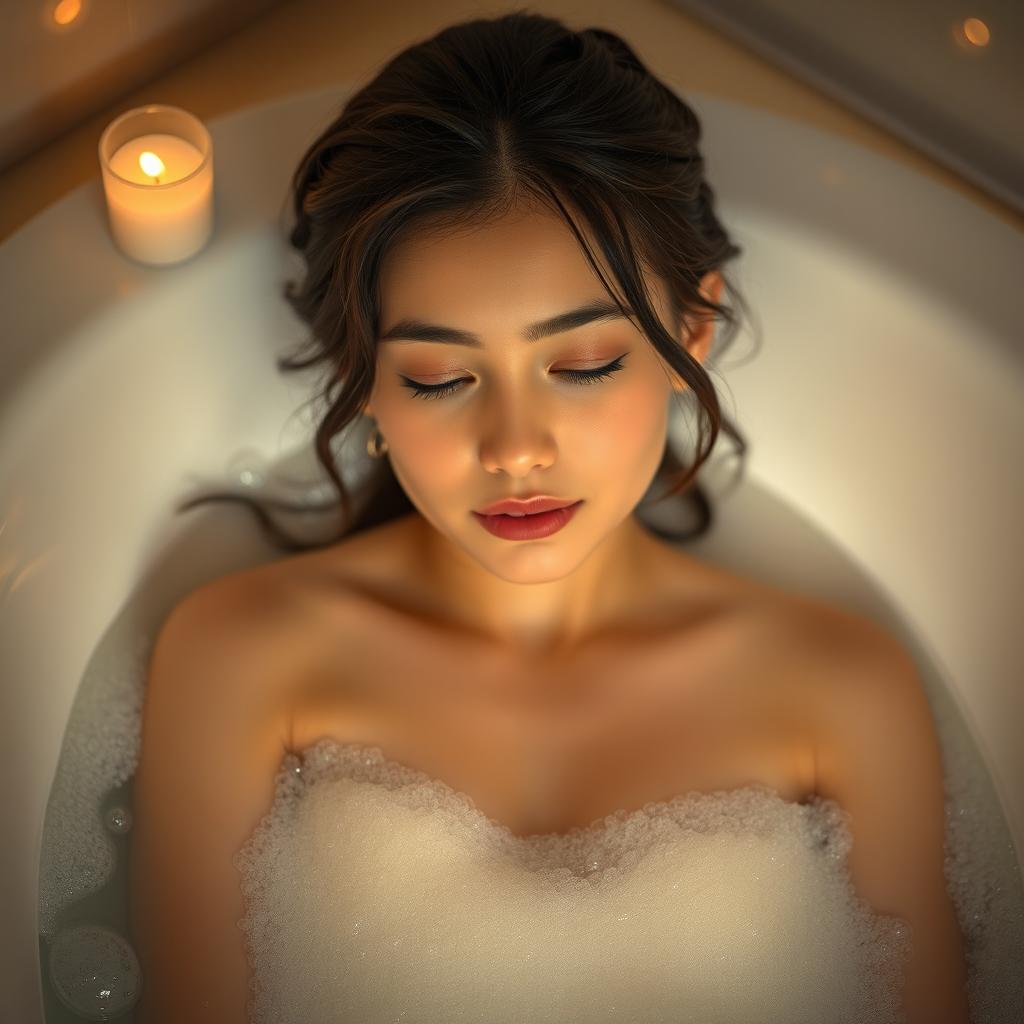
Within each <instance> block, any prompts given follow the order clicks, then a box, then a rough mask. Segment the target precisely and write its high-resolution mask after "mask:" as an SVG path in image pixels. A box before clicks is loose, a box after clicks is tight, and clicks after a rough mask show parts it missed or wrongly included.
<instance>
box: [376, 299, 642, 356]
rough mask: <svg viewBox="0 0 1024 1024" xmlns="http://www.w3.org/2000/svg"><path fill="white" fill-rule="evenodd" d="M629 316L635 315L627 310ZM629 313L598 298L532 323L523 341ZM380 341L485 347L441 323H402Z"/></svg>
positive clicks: (618, 317)
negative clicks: (431, 342)
mask: <svg viewBox="0 0 1024 1024" xmlns="http://www.w3.org/2000/svg"><path fill="white" fill-rule="evenodd" d="M626 313H628V314H629V315H633V311H632V310H631V309H629V308H628V307H627V309H626ZM624 319H626V316H625V314H623V312H622V310H621V309H619V307H618V306H617V305H615V303H614V302H610V301H608V300H607V299H597V300H595V301H593V302H588V303H586V304H585V305H583V306H579V307H578V308H576V309H570V310H568V311H567V312H565V313H559V314H558V316H552V317H548V318H547V319H546V320H538V321H537V322H536V323H533V324H529V325H528V326H527V327H526V329H525V330H524V331H523V333H522V339H523V341H530V342H534V341H540V340H541V339H542V338H547V337H550V336H551V335H552V334H562V333H564V332H565V331H572V330H575V328H577V327H583V326H584V325H585V324H589V323H593V322H594V321H595V320H624ZM380 341H398V342H409V341H435V342H440V343H441V344H445V345H468V346H469V347H470V348H483V347H484V346H483V342H482V341H481V340H480V337H479V335H476V334H472V333H471V332H470V331H460V330H458V329H457V328H455V327H441V326H439V325H438V324H428V323H424V322H423V321H422V320H399V322H398V323H397V324H395V325H394V327H392V328H391V329H390V330H389V331H388V332H387V333H386V334H383V335H381V337H380Z"/></svg>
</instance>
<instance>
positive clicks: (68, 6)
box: [53, 0, 82, 25]
mask: <svg viewBox="0 0 1024 1024" xmlns="http://www.w3.org/2000/svg"><path fill="white" fill-rule="evenodd" d="M81 12H82V5H81V3H80V2H79V0H60V3H58V4H57V5H56V6H55V7H54V8H53V20H54V23H55V24H57V25H70V24H71V22H73V21H74V20H75V19H76V18H77V17H78V15H79V14H81Z"/></svg>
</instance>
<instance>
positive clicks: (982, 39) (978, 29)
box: [952, 18, 992, 56]
mask: <svg viewBox="0 0 1024 1024" xmlns="http://www.w3.org/2000/svg"><path fill="white" fill-rule="evenodd" d="M952 32H953V40H954V42H955V43H956V44H957V46H959V47H960V49H961V50H963V51H964V52H965V53H973V54H976V55H978V56H981V55H982V54H983V53H984V51H985V50H986V48H987V47H988V44H989V43H990V42H991V41H992V33H991V32H990V31H989V28H988V25H986V24H985V22H983V21H982V20H981V18H964V19H963V20H962V21H956V22H954V23H953V28H952Z"/></svg>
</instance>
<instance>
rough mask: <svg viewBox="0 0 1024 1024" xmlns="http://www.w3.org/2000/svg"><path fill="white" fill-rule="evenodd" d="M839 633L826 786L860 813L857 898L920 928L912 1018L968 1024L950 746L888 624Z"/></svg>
mask: <svg viewBox="0 0 1024 1024" xmlns="http://www.w3.org/2000/svg"><path fill="white" fill-rule="evenodd" d="M847 625H848V626H849V623H848V624H847ZM833 639H834V642H833V644H832V650H831V660H832V665H833V671H834V670H835V666H836V665H837V664H838V666H839V667H838V676H837V677H836V678H837V682H836V686H835V689H834V690H830V692H829V699H828V705H827V708H826V711H825V713H824V715H823V720H822V731H821V733H820V736H819V744H818V749H817V771H818V779H817V789H818V792H819V793H820V794H821V795H822V796H825V797H831V798H833V799H835V800H836V801H837V802H838V803H839V804H840V806H841V807H843V808H844V809H845V810H846V811H848V812H849V813H850V815H851V824H850V830H851V834H852V837H853V846H852V849H851V851H850V858H849V869H850V875H851V878H852V881H853V884H854V888H855V889H856V890H857V892H858V894H859V895H860V896H861V897H862V898H863V899H864V900H865V901H866V902H867V903H868V904H869V905H870V906H871V907H872V908H873V909H874V910H876V911H877V912H879V913H883V914H889V915H894V916H897V917H901V918H903V919H905V920H906V921H908V922H909V924H910V926H911V929H912V934H911V950H910V959H909V962H908V964H907V967H906V973H905V989H904V1009H905V1011H906V1013H907V1021H908V1024H969V1018H968V1001H967V988H966V982H967V968H966V961H965V956H964V941H963V936H962V933H961V931H960V926H959V923H958V921H957V918H956V912H955V908H954V906H953V903H952V900H951V898H950V895H949V892H948V890H947V887H946V880H945V875H944V867H943V858H944V847H943V842H944V838H945V805H944V801H945V790H944V785H943V776H942V761H941V748H940V745H939V741H938V737H937V735H936V733H935V727H934V723H933V720H932V717H931V709H930V707H929V705H928V700H927V695H926V693H925V691H924V687H923V683H922V682H921V680H920V678H919V676H918V674H917V671H916V667H915V665H914V662H913V659H912V657H911V656H910V654H909V653H908V652H907V651H906V650H905V649H904V648H903V647H902V645H901V644H900V643H899V642H898V641H897V640H896V639H895V638H894V637H893V636H892V635H891V634H889V633H888V632H887V631H885V630H884V629H882V627H880V626H877V625H875V624H873V623H868V622H866V621H861V620H860V619H859V618H858V619H856V620H855V628H853V630H852V632H850V631H847V632H846V633H845V635H844V636H842V637H836V638H833Z"/></svg>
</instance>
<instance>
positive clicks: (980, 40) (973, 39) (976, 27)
mask: <svg viewBox="0 0 1024 1024" xmlns="http://www.w3.org/2000/svg"><path fill="white" fill-rule="evenodd" d="M964 37H965V38H966V39H967V42H969V43H973V44H974V45H975V46H988V40H989V31H988V25H986V24H985V22H983V21H982V20H981V19H980V18H967V19H966V20H965V21H964Z"/></svg>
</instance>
